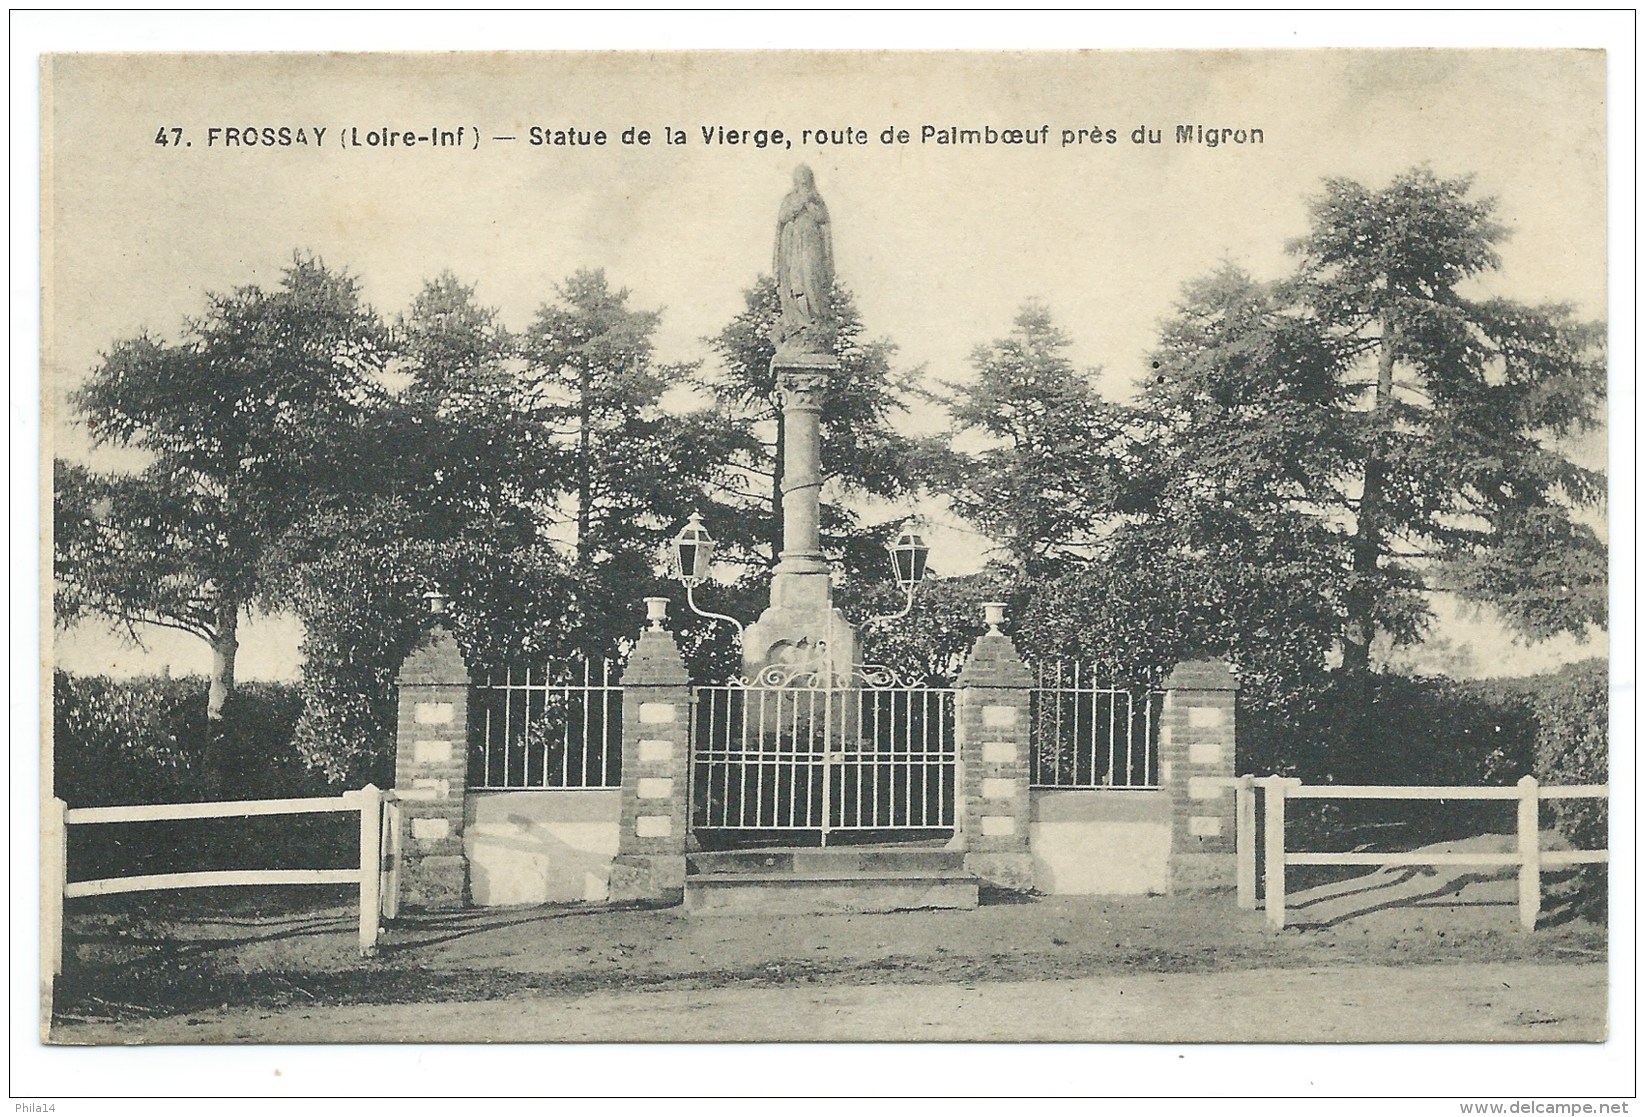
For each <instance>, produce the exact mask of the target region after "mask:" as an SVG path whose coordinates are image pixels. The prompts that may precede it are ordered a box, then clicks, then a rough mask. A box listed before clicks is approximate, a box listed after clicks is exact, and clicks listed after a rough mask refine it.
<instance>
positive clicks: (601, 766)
mask: <svg viewBox="0 0 1645 1117" xmlns="http://www.w3.org/2000/svg"><path fill="white" fill-rule="evenodd" d="M612 671H613V667H612V663H611V661H610V660H606V661H604V662H603V663H602V664H601V665H600V666H599V668H598V669H596V668H595V667H594V666H593V664H592V663H588V662H583V663H580V664H575V665H558V666H556V665H553V664H550V665H548V666H546V667H543V668H541V669H538V670H535V671H534V670H532V669H531V668H529V667H528V668H524V669H521V670H519V671H516V670H515V669H513V668H509V669H507V670H505V671H504V672H503V673H502V674H501V676H495V675H494V676H490V677H488V678H485V679H482V680H481V681H479V682H477V683H475V684H474V686H473V687H472V688H470V691H469V698H470V710H469V724H470V726H471V727H472V729H471V736H470V741H469V779H468V783H469V787H471V788H473V789H474V790H477V791H498V790H514V791H570V790H582V789H591V788H615V787H621V786H622V782H623V777H622V727H623V688H622V687H621V686H619V685H618V684H616V683H615V682H613V681H612Z"/></svg>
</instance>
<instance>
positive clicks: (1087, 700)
mask: <svg viewBox="0 0 1645 1117" xmlns="http://www.w3.org/2000/svg"><path fill="white" fill-rule="evenodd" d="M1164 700H1165V694H1164V692H1163V691H1157V690H1128V689H1126V688H1123V687H1114V686H1106V685H1102V681H1101V677H1100V676H1099V675H1097V674H1096V673H1095V672H1093V671H1092V669H1091V668H1089V667H1085V666H1083V665H1081V664H1078V663H1073V664H1067V663H1062V662H1054V663H1047V664H1042V665H1040V667H1039V669H1038V670H1037V672H1036V685H1035V687H1034V689H1033V691H1032V692H1031V693H1030V695H1029V726H1030V730H1029V732H1030V742H1029V757H1030V770H1029V784H1030V785H1031V786H1033V787H1042V788H1068V789H1087V790H1095V789H1116V790H1154V789H1157V788H1158V787H1159V724H1160V719H1159V715H1160V710H1161V706H1162V704H1163V702H1164Z"/></svg>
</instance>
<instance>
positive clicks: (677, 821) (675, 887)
mask: <svg viewBox="0 0 1645 1117" xmlns="http://www.w3.org/2000/svg"><path fill="white" fill-rule="evenodd" d="M622 685H623V793H622V815H621V822H620V826H621V830H620V831H619V833H618V838H617V857H616V859H615V860H614V861H613V862H612V864H611V898H612V899H613V900H617V901H623V900H653V901H664V902H670V903H677V902H678V901H679V900H680V899H681V897H682V896H683V894H684V891H685V845H686V833H687V830H688V828H689V826H690V817H689V810H690V804H689V801H688V796H689V786H688V785H689V780H688V776H689V773H690V768H689V765H690V763H691V686H690V677H689V676H688V675H687V674H686V670H685V663H684V661H682V660H681V658H680V650H679V648H678V647H677V646H676V645H675V643H674V637H672V636H670V635H669V634H668V633H667V632H665V631H663V630H662V629H661V628H660V627H658V628H650V629H647V630H646V631H644V632H642V633H641V634H640V640H639V643H638V644H637V645H636V646H635V648H634V654H633V655H631V656H630V657H629V659H628V666H627V668H626V669H625V670H624V671H623V678H622Z"/></svg>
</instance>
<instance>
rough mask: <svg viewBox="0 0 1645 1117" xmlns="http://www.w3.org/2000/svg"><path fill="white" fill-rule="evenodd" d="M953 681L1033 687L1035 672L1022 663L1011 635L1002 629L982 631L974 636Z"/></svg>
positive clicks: (960, 683)
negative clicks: (963, 662)
mask: <svg viewBox="0 0 1645 1117" xmlns="http://www.w3.org/2000/svg"><path fill="white" fill-rule="evenodd" d="M954 685H955V686H956V687H977V686H991V687H1014V688H1018V689H1027V688H1032V687H1033V685H1034V675H1033V672H1031V671H1029V670H1028V665H1027V664H1025V663H1023V661H1022V656H1021V655H1019V654H1018V653H1017V646H1016V645H1015V644H1013V643H1012V642H1011V637H1009V636H1007V635H1005V633H1003V632H985V633H983V634H982V635H981V636H979V637H977V642H976V644H975V645H973V646H972V648H971V654H970V656H968V657H967V658H966V661H965V666H964V667H962V668H961V669H960V673H959V677H958V678H956V679H955V680H954Z"/></svg>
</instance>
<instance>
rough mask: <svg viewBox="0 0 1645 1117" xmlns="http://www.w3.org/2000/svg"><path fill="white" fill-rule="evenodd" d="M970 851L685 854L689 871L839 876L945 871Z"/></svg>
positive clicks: (856, 849) (843, 848)
mask: <svg viewBox="0 0 1645 1117" xmlns="http://www.w3.org/2000/svg"><path fill="white" fill-rule="evenodd" d="M964 864H965V854H964V853H963V852H961V851H960V850H957V849H943V848H941V847H932V846H841V847H837V848H832V849H829V848H822V849H817V848H779V849H741V850H724V851H719V852H713V853H692V854H688V855H687V856H686V872H687V873H688V874H692V875H695V874H731V873H788V874H795V875H799V876H817V877H834V876H844V875H849V874H858V873H940V872H945V871H955V870H959V869H961V868H963V867H964Z"/></svg>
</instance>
